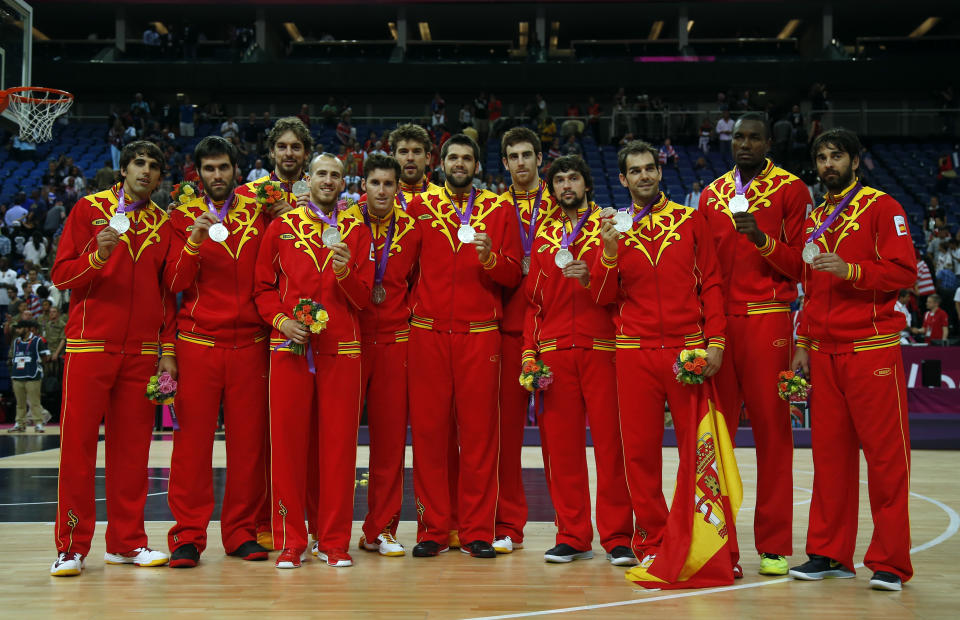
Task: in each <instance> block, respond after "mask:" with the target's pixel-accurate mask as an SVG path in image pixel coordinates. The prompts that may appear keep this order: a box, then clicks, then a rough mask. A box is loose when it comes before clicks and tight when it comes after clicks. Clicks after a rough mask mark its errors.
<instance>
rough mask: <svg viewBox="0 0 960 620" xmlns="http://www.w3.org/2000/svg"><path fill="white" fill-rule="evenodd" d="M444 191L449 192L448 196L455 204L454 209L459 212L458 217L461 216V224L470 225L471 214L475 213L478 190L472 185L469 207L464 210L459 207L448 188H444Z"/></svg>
mask: <svg viewBox="0 0 960 620" xmlns="http://www.w3.org/2000/svg"><path fill="white" fill-rule="evenodd" d="M444 192H445V193H446V194H447V198H449V199H450V204H452V205H453V210H454V211H456V212H457V217H459V218H460V225H461V226H469V225H470V216H471V215H473V201H474V200H476V199H477V191H476V190H475V189H473V188H472V187H471V188H470V198H468V199H467V208H466V209H464V210H463V211H461V210H460V209H458V208H457V201H456V200H454V199H453V197H452V196H451V195H450V192H447V191H446V190H444Z"/></svg>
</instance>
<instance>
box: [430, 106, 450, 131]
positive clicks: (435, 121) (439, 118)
mask: <svg viewBox="0 0 960 620" xmlns="http://www.w3.org/2000/svg"><path fill="white" fill-rule="evenodd" d="M446 124H447V116H446V113H445V112H444V111H443V110H442V109H441V110H434V111H433V113H432V114H431V116H430V128H431V129H437V128H438V127H445V126H446Z"/></svg>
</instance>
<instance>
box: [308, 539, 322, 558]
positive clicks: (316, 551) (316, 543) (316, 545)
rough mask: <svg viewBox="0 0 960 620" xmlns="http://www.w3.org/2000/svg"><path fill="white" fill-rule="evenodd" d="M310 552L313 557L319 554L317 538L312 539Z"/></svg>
mask: <svg viewBox="0 0 960 620" xmlns="http://www.w3.org/2000/svg"><path fill="white" fill-rule="evenodd" d="M310 553H312V554H313V557H317V556H319V555H320V541H319V540H315V541H313V546H312V547H311V548H310Z"/></svg>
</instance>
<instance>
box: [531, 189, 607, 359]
mask: <svg viewBox="0 0 960 620" xmlns="http://www.w3.org/2000/svg"><path fill="white" fill-rule="evenodd" d="M588 208H589V209H590V210H591V214H590V217H589V218H588V219H587V221H586V222H584V225H583V228H582V229H581V230H580V234H579V235H577V238H576V239H575V240H574V241H573V243H572V244H571V245H570V248H569V250H570V251H571V252H572V253H573V256H574V258H575V259H577V260H582V261H584V262H586V263H587V265H590V266H592V265H594V264H595V263H596V260H597V254H600V253H602V252H603V239H601V237H600V217H599V214H600V208H599V207H598V206H597V205H596V204H593V203H591V204H590V206H589V207H588ZM578 215H579V216H582V215H583V211H580V212H579V213H578ZM575 224H576V222H571V221H570V220H569V219H568V218H567V216H566V214H565V213H564V212H563V210H562V209H557V213H556V214H555V216H554V219H552V220H550V221H549V222H546V223H545V224H543V225H542V226H541V227H540V232H539V234H538V235H537V238H536V240H535V241H534V244H533V254H532V259H533V260H532V263H531V266H530V275H529V276H527V278H526V281H525V286H524V288H525V289H526V295H527V299H528V300H529V303H528V305H527V310H526V317H525V318H526V320H525V324H524V330H523V357H524V360H527V359H532V358H533V357H535V356H536V355H538V354H540V353H544V352H547V351H556V350H558V349H561V350H562V349H570V348H573V347H577V348H583V349H597V350H600V351H613V350H614V327H613V319H612V317H611V313H610V311H611V306H609V305H605V306H600V305H597V304H596V303H595V302H594V291H593V290H592V289H593V286H594V284H593V283H591V286H590V288H586V287H584V286H583V285H582V284H580V282H579V280H576V279H573V278H566V277H564V276H563V272H562V271H561V269H560V268H559V267H557V266H556V264H555V263H554V262H553V260H554V256H556V254H557V252H558V251H559V250H560V242H561V239H562V230H563V227H564V226H566V227H567V232H568V233H569V232H570V231H571V230H572V228H573V226H574V225H575Z"/></svg>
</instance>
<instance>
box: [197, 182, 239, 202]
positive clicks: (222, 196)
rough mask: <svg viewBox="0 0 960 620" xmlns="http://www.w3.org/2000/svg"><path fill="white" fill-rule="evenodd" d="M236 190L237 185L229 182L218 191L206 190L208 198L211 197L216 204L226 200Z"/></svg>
mask: <svg viewBox="0 0 960 620" xmlns="http://www.w3.org/2000/svg"><path fill="white" fill-rule="evenodd" d="M234 188H236V183H233V182H228V183H226V184H225V185H224V186H223V187H222V188H218V189H217V190H214V189H213V188H210V189H206V188H205V190H206V192H207V196H209V197H210V199H211V200H213V201H214V202H221V201H223V200H226V198H227V196H229V195H230V192H232V191H233V190H234Z"/></svg>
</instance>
